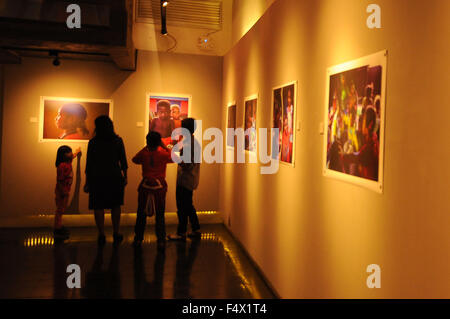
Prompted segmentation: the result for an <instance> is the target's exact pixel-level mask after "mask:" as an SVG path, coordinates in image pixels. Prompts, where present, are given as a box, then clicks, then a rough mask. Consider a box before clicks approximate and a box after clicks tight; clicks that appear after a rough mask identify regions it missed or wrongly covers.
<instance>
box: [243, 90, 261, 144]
mask: <svg viewBox="0 0 450 319" xmlns="http://www.w3.org/2000/svg"><path fill="white" fill-rule="evenodd" d="M257 104H258V99H257V97H256V96H253V97H248V98H247V99H246V100H245V111H244V132H245V150H246V151H249V152H256V143H257V141H256V108H257Z"/></svg>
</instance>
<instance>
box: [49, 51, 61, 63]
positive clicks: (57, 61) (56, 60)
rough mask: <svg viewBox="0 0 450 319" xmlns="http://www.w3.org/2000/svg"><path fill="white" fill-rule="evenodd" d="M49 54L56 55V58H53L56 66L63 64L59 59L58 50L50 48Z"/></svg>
mask: <svg viewBox="0 0 450 319" xmlns="http://www.w3.org/2000/svg"><path fill="white" fill-rule="evenodd" d="M48 55H49V56H51V57H55V58H54V59H53V65H54V66H59V65H60V64H61V62H60V61H59V56H58V51H56V50H50V51H49V52H48Z"/></svg>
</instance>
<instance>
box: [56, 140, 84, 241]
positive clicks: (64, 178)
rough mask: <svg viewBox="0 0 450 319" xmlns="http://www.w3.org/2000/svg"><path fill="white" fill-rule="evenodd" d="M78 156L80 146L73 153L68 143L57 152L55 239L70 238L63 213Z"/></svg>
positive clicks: (79, 154)
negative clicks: (74, 162)
mask: <svg viewBox="0 0 450 319" xmlns="http://www.w3.org/2000/svg"><path fill="white" fill-rule="evenodd" d="M77 156H81V151H80V149H79V148H78V149H77V150H76V151H75V154H74V153H72V149H71V148H70V147H69V146H67V145H63V146H61V147H59V148H58V152H57V153H56V163H55V166H56V187H55V202H56V213H55V225H54V231H53V235H54V237H55V239H68V238H69V231H68V229H67V228H65V227H63V225H62V215H63V214H64V212H65V210H66V208H67V204H68V202H69V193H70V188H71V186H72V181H73V171H72V160H73V159H74V158H75V157H77Z"/></svg>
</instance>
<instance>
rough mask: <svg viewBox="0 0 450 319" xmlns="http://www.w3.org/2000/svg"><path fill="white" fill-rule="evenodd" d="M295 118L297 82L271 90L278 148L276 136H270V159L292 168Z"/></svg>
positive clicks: (273, 120)
mask: <svg viewBox="0 0 450 319" xmlns="http://www.w3.org/2000/svg"><path fill="white" fill-rule="evenodd" d="M296 116H297V81H295V82H290V83H287V84H284V85H282V86H278V87H275V88H273V91H272V128H278V132H279V134H278V148H277V147H276V145H277V143H276V140H275V138H276V136H274V134H273V135H272V158H273V159H278V160H279V161H280V163H283V164H288V165H290V166H292V167H294V161H295V135H296V134H295V132H296Z"/></svg>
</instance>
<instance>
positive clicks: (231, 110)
mask: <svg viewBox="0 0 450 319" xmlns="http://www.w3.org/2000/svg"><path fill="white" fill-rule="evenodd" d="M227 129H233V132H234V131H235V130H236V102H233V103H230V104H228V106H227ZM226 136H227V147H228V148H234V144H235V135H234V134H232V133H231V132H230V131H229V130H227V135H226Z"/></svg>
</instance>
